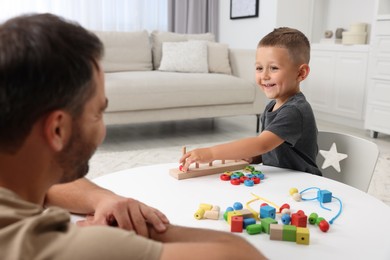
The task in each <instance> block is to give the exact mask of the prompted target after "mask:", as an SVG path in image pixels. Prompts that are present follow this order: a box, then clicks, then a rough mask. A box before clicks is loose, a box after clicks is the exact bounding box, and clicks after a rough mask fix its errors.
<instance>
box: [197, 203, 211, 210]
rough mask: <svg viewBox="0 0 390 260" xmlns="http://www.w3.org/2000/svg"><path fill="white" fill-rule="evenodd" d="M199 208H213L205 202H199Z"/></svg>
mask: <svg viewBox="0 0 390 260" xmlns="http://www.w3.org/2000/svg"><path fill="white" fill-rule="evenodd" d="M199 208H201V209H204V210H211V209H212V208H213V205H211V204H207V203H201V204H199Z"/></svg>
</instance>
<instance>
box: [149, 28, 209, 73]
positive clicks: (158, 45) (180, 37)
mask: <svg viewBox="0 0 390 260" xmlns="http://www.w3.org/2000/svg"><path fill="white" fill-rule="evenodd" d="M150 39H151V43H152V53H153V67H154V69H158V68H159V67H160V62H161V57H162V44H163V43H164V42H184V41H188V40H202V41H211V42H214V41H215V36H214V34H212V33H200V34H181V33H174V32H162V31H153V32H152V33H151V34H150Z"/></svg>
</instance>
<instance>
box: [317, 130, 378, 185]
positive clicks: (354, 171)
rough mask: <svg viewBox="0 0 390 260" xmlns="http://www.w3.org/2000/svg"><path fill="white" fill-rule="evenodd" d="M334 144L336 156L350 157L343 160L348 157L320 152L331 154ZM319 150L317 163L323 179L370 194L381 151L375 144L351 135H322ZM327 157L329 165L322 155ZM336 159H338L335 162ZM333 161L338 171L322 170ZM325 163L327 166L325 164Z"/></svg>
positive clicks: (322, 132)
mask: <svg viewBox="0 0 390 260" xmlns="http://www.w3.org/2000/svg"><path fill="white" fill-rule="evenodd" d="M333 143H334V144H336V147H337V153H340V154H346V155H347V156H348V157H346V158H344V159H341V158H343V157H345V156H343V155H340V154H336V155H335V154H334V153H333V154H331V153H328V152H321V150H323V151H330V150H332V145H333ZM318 148H319V150H320V152H319V153H318V156H317V160H316V161H317V165H318V167H319V169H320V170H321V172H322V175H323V176H324V177H326V178H329V179H333V180H336V181H339V182H342V183H345V184H347V185H350V186H352V187H355V188H357V189H359V190H362V191H364V192H367V191H368V188H369V186H370V182H371V178H372V175H373V173H374V169H375V166H376V162H377V160H378V156H379V149H378V146H377V145H376V144H375V143H373V142H371V141H369V140H366V139H363V138H360V137H356V136H353V135H349V134H342V133H335V132H327V131H319V132H318ZM333 150H334V148H333ZM327 153H328V156H327V158H328V159H327V160H328V161H327V162H326V160H325V158H324V155H323V154H325V155H326V154H327ZM335 157H336V158H337V157H338V159H336V160H335ZM340 159H341V160H340ZM338 160H340V161H339V165H338V162H337V161H338ZM332 161H334V162H335V163H334V164H333V165H334V166H335V167H334V166H332V165H331V166H329V167H326V168H325V169H322V166H327V165H329V162H332ZM324 162H326V163H325V164H324ZM337 166H340V168H339V170H340V172H338V171H337V168H338V167H337Z"/></svg>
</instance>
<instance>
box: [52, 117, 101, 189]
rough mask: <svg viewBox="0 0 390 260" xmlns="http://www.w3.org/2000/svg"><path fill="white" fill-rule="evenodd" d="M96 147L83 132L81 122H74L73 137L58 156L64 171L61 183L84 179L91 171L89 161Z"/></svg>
mask: <svg viewBox="0 0 390 260" xmlns="http://www.w3.org/2000/svg"><path fill="white" fill-rule="evenodd" d="M95 150H96V145H95V144H93V142H92V141H89V142H88V138H87V137H86V136H85V134H84V133H83V131H82V128H81V127H80V123H79V122H75V121H74V122H73V126H72V136H71V137H70V139H69V142H68V144H67V145H66V146H65V148H64V150H63V151H62V152H61V153H60V154H59V155H58V157H57V162H58V164H59V166H60V167H61V168H62V170H63V174H62V178H61V180H60V183H65V182H71V181H74V180H76V179H79V178H82V177H84V176H85V175H86V174H87V173H88V171H89V159H90V158H91V157H92V155H93V154H94V152H95Z"/></svg>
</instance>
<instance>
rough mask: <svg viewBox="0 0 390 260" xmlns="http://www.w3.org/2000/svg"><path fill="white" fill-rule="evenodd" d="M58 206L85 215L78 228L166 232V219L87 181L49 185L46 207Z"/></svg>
mask: <svg viewBox="0 0 390 260" xmlns="http://www.w3.org/2000/svg"><path fill="white" fill-rule="evenodd" d="M52 205H53V206H58V207H62V208H64V209H67V210H68V211H70V212H72V213H78V214H88V215H89V216H87V218H86V220H84V221H81V222H78V224H79V225H82V226H87V225H112V226H119V227H120V228H123V229H128V230H134V231H136V233H137V234H140V235H143V236H145V237H147V236H148V227H147V224H148V223H150V224H152V225H153V227H154V228H155V229H156V230H157V231H158V232H163V231H165V229H166V224H167V223H169V221H168V219H167V217H166V216H165V215H164V214H163V213H161V212H160V211H159V210H157V209H155V208H152V207H149V206H147V205H145V204H143V203H142V202H139V201H137V200H134V199H131V198H125V197H122V196H119V195H117V194H115V193H113V192H111V191H109V190H106V189H103V188H102V187H100V186H98V185H96V184H95V183H93V182H91V181H89V180H88V179H86V178H81V179H78V180H76V181H73V182H70V183H65V184H57V185H54V186H52V187H51V188H50V189H49V191H48V192H47V193H46V198H45V206H52Z"/></svg>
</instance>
